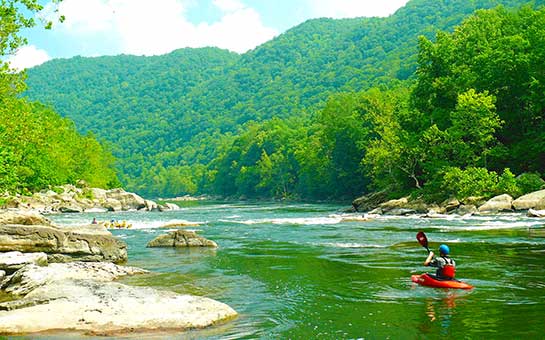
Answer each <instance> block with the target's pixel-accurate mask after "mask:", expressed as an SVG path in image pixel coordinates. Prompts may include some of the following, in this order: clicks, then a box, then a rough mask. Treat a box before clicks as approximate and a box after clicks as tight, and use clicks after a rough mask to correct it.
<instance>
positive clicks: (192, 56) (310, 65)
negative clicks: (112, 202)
mask: <svg viewBox="0 0 545 340" xmlns="http://www.w3.org/2000/svg"><path fill="white" fill-rule="evenodd" d="M521 3H522V2H521V1H516V0H504V1H492V0H475V1H462V0H448V1H447V0H434V1H431V0H411V1H409V2H408V3H407V5H406V6H405V7H404V8H402V9H400V10H399V11H398V12H396V13H395V14H394V15H392V16H390V17H388V18H369V19H361V18H360V19H346V20H332V19H318V20H311V21H308V22H306V23H303V24H301V25H299V26H297V27H295V28H293V29H291V30H289V31H288V32H286V33H285V34H282V35H280V36H279V37H277V38H275V39H273V40H272V41H270V42H267V43H265V44H263V45H262V46H259V47H257V48H256V49H254V50H252V51H249V52H248V53H245V54H243V55H238V54H234V53H230V52H227V51H223V50H219V49H216V48H204V49H183V50H178V51H174V52H172V53H170V54H168V55H164V56H156V57H136V56H126V55H122V56H116V57H100V58H81V57H77V58H72V59H68V60H54V61H51V62H48V63H46V64H44V65H42V66H39V67H37V68H34V69H32V70H30V71H29V77H28V84H29V87H30V88H29V90H28V91H27V92H26V93H25V95H26V96H28V97H29V98H32V99H34V100H36V99H37V100H40V101H43V102H46V103H50V104H51V105H53V106H54V107H55V108H56V109H57V110H58V111H59V112H60V113H61V114H62V115H63V116H66V117H70V118H71V119H73V120H74V121H75V123H76V126H77V127H78V129H79V130H80V131H81V132H83V133H88V132H90V134H88V135H86V136H85V137H82V138H83V139H80V138H78V137H74V136H72V135H71V133H69V132H67V131H68V130H73V126H72V127H70V128H68V127H65V128H63V129H62V131H65V132H62V133H61V132H59V136H63V137H62V140H63V141H69V145H70V148H68V149H69V150H76V151H74V153H73V154H72V153H70V152H65V150H66V148H63V146H62V144H60V143H59V142H55V141H54V140H50V141H48V143H52V144H53V145H55V148H56V150H57V151H56V152H50V153H47V152H45V153H44V151H43V150H45V147H43V145H42V144H41V143H42V141H41V140H40V139H32V140H31V141H30V142H29V143H28V145H25V147H26V149H25V150H27V151H26V152H27V153H25V154H23V153H19V152H16V151H15V150H16V148H14V147H12V146H10V145H6V146H4V145H3V144H2V149H1V150H0V157H1V158H0V174H10V175H9V176H7V175H6V176H4V177H3V178H2V177H0V181H4V182H5V186H17V183H22V182H24V183H27V184H25V185H29V186H31V187H42V186H44V185H46V184H50V183H57V182H62V181H72V182H73V181H75V180H77V179H80V178H83V179H85V180H87V181H88V182H89V183H90V184H91V183H95V184H99V185H100V186H111V185H114V184H116V178H115V176H114V173H113V170H112V168H111V165H112V164H113V159H112V158H111V156H110V154H109V150H104V149H103V147H102V146H101V145H100V144H98V143H97V142H96V140H95V137H94V136H95V135H96V136H97V138H98V139H100V140H102V141H106V142H107V143H108V145H111V148H112V150H111V152H112V153H113V154H115V155H116V156H117V157H118V159H119V163H118V169H119V170H120V173H121V175H120V180H121V183H122V184H123V185H124V186H125V187H127V189H129V190H134V191H137V192H139V193H140V194H143V195H146V196H163V197H172V196H180V195H183V194H197V193H205V192H206V193H214V194H219V195H224V196H234V197H240V196H245V197H279V198H287V197H297V198H313V199H329V198H352V197H354V196H356V195H359V194H360V193H363V192H365V191H367V190H369V189H376V190H387V191H388V192H390V193H410V192H411V191H413V190H415V189H416V190H419V189H422V190H424V191H425V192H428V193H434V195H437V196H447V195H451V194H452V195H462V196H463V195H470V194H471V195H484V196H490V195H493V194H495V193H497V192H500V191H504V192H509V193H512V194H513V195H518V194H521V193H523V192H524V191H525V189H523V186H524V185H523V184H521V183H526V182H528V186H527V187H534V185H537V184H535V183H537V180H536V181H534V180H535V178H534V179H530V178H528V179H525V180H524V181H526V182H524V181H522V180H521V181H522V182H520V183H519V179H515V178H514V175H513V173H511V171H510V170H504V169H513V171H514V172H515V173H521V172H525V171H534V172H543V169H545V163H544V162H545V155H544V153H543V152H544V151H543V150H545V135H544V132H543V131H545V129H544V128H545V126H544V125H543V124H544V120H543V112H544V107H545V100H544V99H543V93H544V88H543V84H545V79H544V74H543V71H542V66H543V65H542V64H543V60H544V59H545V49H544V48H543V46H545V41H544V40H543V39H544V38H543V37H544V36H545V32H544V28H543V27H545V15H544V11H543V10H534V9H533V8H532V7H523V8H522V9H520V10H517V11H512V10H507V9H505V8H503V7H500V8H498V9H495V10H486V11H483V10H481V11H478V12H477V14H475V15H473V16H471V17H469V18H467V16H468V15H470V14H471V13H473V12H474V11H475V10H477V9H482V8H491V7H493V6H496V5H498V4H503V5H505V6H506V7H510V6H514V5H516V6H518V5H520V4H521ZM542 4H543V1H535V3H534V5H536V6H537V5H542ZM464 19H465V20H464ZM461 22H463V23H462V24H461V25H460V26H457V27H455V25H457V24H459V23H461ZM439 30H442V32H439V33H437V31H439ZM419 36H421V37H420V38H419V39H418V38H417V37H419ZM417 67H418V68H417ZM415 70H417V72H416V73H415ZM413 85H414V87H412V86H413ZM39 110H42V111H44V112H45V111H47V110H45V109H39ZM46 115H47V114H46ZM53 120H54V119H53ZM63 124H64V123H63ZM54 125H55V124H54ZM61 125H62V124H61ZM63 126H64V125H63ZM39 127H40V125H39V124H37V125H36V126H35V129H37V130H39ZM11 133H12V135H13V132H11ZM38 135H39V134H38ZM27 146H28V147H27ZM30 146H32V147H30ZM87 149H91V150H95V151H94V152H91V153H86V150H87ZM59 150H63V152H60V151H59ZM13 164H20V165H17V166H14V165H13ZM51 164H55V169H61V170H59V171H54V169H53V168H52V167H50V166H49V165H51ZM100 165H103V166H104V168H100ZM461 169H464V170H461ZM87 170H88V171H87ZM497 173H502V175H501V176H498V175H497ZM97 174H103V175H102V176H100V175H97ZM537 177H539V175H537ZM43 178H47V179H48V181H47V183H46V182H44V180H43ZM51 181H52V182H51ZM530 182H531V183H530ZM2 183H3V182H0V184H2ZM117 184H118V183H117ZM530 184H531V185H530Z"/></svg>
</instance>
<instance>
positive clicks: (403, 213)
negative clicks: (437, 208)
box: [386, 208, 416, 216]
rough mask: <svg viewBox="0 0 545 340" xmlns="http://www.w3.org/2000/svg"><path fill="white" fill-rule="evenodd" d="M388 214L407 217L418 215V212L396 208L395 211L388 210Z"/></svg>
mask: <svg viewBox="0 0 545 340" xmlns="http://www.w3.org/2000/svg"><path fill="white" fill-rule="evenodd" d="M386 214H388V215H394V216H406V215H412V214H416V210H414V209H405V208H395V209H391V210H388V211H387V212H386Z"/></svg>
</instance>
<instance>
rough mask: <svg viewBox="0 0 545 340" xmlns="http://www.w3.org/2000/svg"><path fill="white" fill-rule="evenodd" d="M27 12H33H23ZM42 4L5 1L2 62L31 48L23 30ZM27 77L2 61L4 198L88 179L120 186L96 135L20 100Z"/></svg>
mask: <svg viewBox="0 0 545 340" xmlns="http://www.w3.org/2000/svg"><path fill="white" fill-rule="evenodd" d="M21 8H25V9H26V11H27V12H23V11H22V10H21ZM40 9H41V6H40V5H39V4H38V3H37V1H33V0H28V1H17V0H7V1H3V2H2V5H1V7H0V19H1V20H0V22H1V23H0V57H1V56H7V55H10V54H12V53H13V52H14V51H15V50H16V49H17V48H18V47H20V46H21V45H23V44H24V43H25V40H24V39H23V38H22V37H21V36H20V35H19V32H20V30H21V29H23V28H25V27H32V26H33V25H34V24H35V23H34V21H33V20H32V19H29V18H26V17H25V13H33V12H37V11H39V10H40ZM23 80H24V74H21V73H16V72H15V71H14V70H10V69H9V66H8V65H7V64H6V63H4V62H0V193H1V194H4V193H6V192H7V193H10V194H15V193H29V192H34V191H38V190H41V189H46V188H54V187H55V186H57V185H62V184H67V183H71V184H76V183H77V182H79V181H80V180H84V181H85V182H86V183H87V184H89V185H92V186H97V187H110V186H118V185H119V181H118V179H117V176H116V172H115V169H114V158H113V156H112V154H111V153H110V152H108V151H107V150H105V149H104V147H103V146H101V145H100V144H99V143H98V142H97V140H96V139H95V138H94V137H93V135H92V134H91V133H89V134H87V135H85V136H83V135H81V134H79V133H78V132H77V131H76V128H75V126H74V123H73V122H72V121H71V120H68V119H67V118H62V117H61V116H59V115H58V114H57V113H55V112H54V111H53V110H52V109H50V108H47V107H45V106H44V105H42V104H40V103H34V102H31V101H29V100H27V99H21V98H19V97H18V95H19V93H20V92H21V91H22V90H23V89H24V82H23Z"/></svg>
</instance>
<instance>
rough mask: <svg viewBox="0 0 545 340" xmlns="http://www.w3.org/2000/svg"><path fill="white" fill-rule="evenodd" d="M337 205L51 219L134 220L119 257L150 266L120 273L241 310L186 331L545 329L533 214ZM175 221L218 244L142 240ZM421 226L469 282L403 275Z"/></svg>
mask: <svg viewBox="0 0 545 340" xmlns="http://www.w3.org/2000/svg"><path fill="white" fill-rule="evenodd" d="M340 208H342V207H339V206H335V205H325V204H314V205H313V204H263V203H261V204H225V203H221V204H205V205H196V206H189V207H185V208H184V209H182V210H180V211H176V212H164V213H149V212H148V213H142V212H132V213H118V214H115V213H110V214H106V213H105V214H102V215H99V214H94V215H92V214H76V215H57V216H52V218H53V219H54V220H55V221H57V222H59V223H62V224H67V225H70V224H85V223H88V222H89V221H90V220H92V218H93V217H97V219H99V220H107V219H112V218H113V219H119V220H126V221H127V222H128V223H131V224H132V225H133V226H135V229H131V230H114V231H113V233H114V234H115V235H117V236H118V237H120V238H122V239H123V240H124V241H125V242H126V243H127V244H128V249H129V263H128V264H129V265H134V266H138V267H143V268H145V269H148V270H151V271H152V272H153V273H152V274H150V275H142V276H135V277H130V278H126V279H124V280H123V282H125V283H127V284H134V285H146V286H153V287H156V288H158V289H168V290H172V291H175V292H178V293H190V294H196V295H201V296H207V297H210V298H214V299H217V300H219V301H222V302H225V303H227V304H229V305H230V306H232V307H233V308H234V309H235V310H237V311H238V312H239V317H238V318H237V319H236V320H234V321H233V322H230V323H228V324H225V325H220V326H218V327H214V328H211V329H206V330H198V331H192V332H190V333H185V335H184V337H187V338H195V339H197V338H222V339H224V338H225V339H240V338H248V339H255V338H266V339H273V338H274V339H276V338H293V339H304V338H325V339H344V338H388V337H390V338H400V339H405V338H423V337H424V338H437V337H439V336H441V337H444V336H448V337H452V338H481V337H488V338H490V337H492V338H496V337H498V334H501V336H502V337H505V338H524V337H529V338H536V337H537V338H539V337H542V336H543V325H544V324H545V319H544V315H545V307H544V304H543V287H545V278H544V276H543V260H544V256H545V239H544V238H539V237H535V236H532V235H530V231H529V230H530V229H534V228H536V227H537V226H539V225H540V224H541V225H543V222H542V220H539V219H532V218H527V217H526V216H523V215H521V214H509V215H502V216H477V217H463V218H462V217H449V218H448V219H423V218H419V217H418V216H414V217H383V218H373V219H369V220H365V221H361V220H358V219H357V218H355V217H357V216H356V215H352V217H353V218H344V217H346V216H344V215H343V214H342V213H339V209H340ZM348 217H350V216H348ZM180 220H184V221H194V222H198V223H199V227H198V229H199V231H198V233H199V234H201V235H202V236H204V237H206V238H209V239H212V240H214V241H216V242H217V243H218V244H219V248H218V249H216V250H202V249H192V250H187V249H186V250H176V249H160V248H146V244H147V242H149V241H150V240H151V239H153V238H154V237H156V236H157V235H160V234H162V233H164V232H165V230H161V229H158V228H157V226H160V225H164V224H166V223H170V222H172V221H180ZM419 230H423V231H425V232H426V234H427V235H428V239H429V241H430V248H432V249H436V248H437V247H438V246H439V244H441V243H448V244H449V245H450V248H451V251H452V256H453V258H454V259H455V260H456V263H457V276H459V277H460V279H462V280H463V281H466V282H468V283H470V284H472V285H475V286H476V288H475V289H473V290H472V291H454V290H444V289H433V288H428V287H421V286H417V285H414V284H413V283H412V282H411V280H410V276H411V274H420V273H422V272H425V271H426V270H427V269H428V268H425V267H423V266H422V262H423V260H424V259H425V256H426V251H425V250H424V249H423V248H422V247H421V246H420V245H419V244H418V243H417V242H416V240H415V235H416V232H417V231H419ZM521 324H524V325H525V327H519V326H520V325H521ZM157 336H158V337H159V338H163V336H162V335H161V336H159V335H157ZM169 336H170V337H169ZM169 336H166V335H165V336H164V338H171V336H172V334H171V335H169ZM179 336H181V335H179Z"/></svg>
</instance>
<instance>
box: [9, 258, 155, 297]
mask: <svg viewBox="0 0 545 340" xmlns="http://www.w3.org/2000/svg"><path fill="white" fill-rule="evenodd" d="M144 273H148V271H147V270H144V269H140V268H136V267H127V266H118V265H116V264H113V263H109V262H70V263H51V264H49V265H48V266H47V267H40V266H37V265H33V264H31V265H27V266H25V267H24V268H22V269H20V270H18V271H17V272H15V274H13V275H12V276H11V277H9V280H7V281H5V282H4V283H3V285H2V287H1V288H2V289H4V290H5V291H6V292H7V293H10V294H14V295H18V296H25V295H27V294H28V293H30V292H31V291H33V290H35V289H36V288H38V287H41V286H44V285H47V284H49V283H52V282H55V281H63V280H94V281H103V282H107V281H113V280H116V279H118V278H120V277H123V276H127V275H135V274H144Z"/></svg>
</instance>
